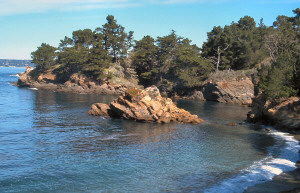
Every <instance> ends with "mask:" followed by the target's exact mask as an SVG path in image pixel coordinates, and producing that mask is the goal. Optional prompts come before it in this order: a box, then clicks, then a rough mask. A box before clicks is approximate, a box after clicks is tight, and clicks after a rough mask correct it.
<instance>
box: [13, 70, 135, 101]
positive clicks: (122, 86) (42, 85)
mask: <svg viewBox="0 0 300 193" xmlns="http://www.w3.org/2000/svg"><path fill="white" fill-rule="evenodd" d="M33 69H34V68H32V67H28V68H26V70H25V72H24V73H21V74H20V77H19V80H18V82H17V85H18V86H21V87H22V86H23V87H31V88H38V89H43V90H55V91H58V92H72V93H89V94H113V95H121V94H123V93H125V91H126V90H127V89H128V88H134V87H137V86H138V85H137V83H135V82H134V81H132V82H131V81H128V80H125V79H124V78H123V79H120V78H115V79H117V80H118V83H115V82H116V81H115V82H114V81H110V80H107V81H104V82H101V83H98V82H94V81H92V80H90V79H89V78H88V77H86V76H85V75H82V74H78V73H74V74H72V75H71V76H70V78H69V80H68V81H66V82H64V83H59V82H57V81H56V75H55V74H53V72H52V71H51V70H49V71H46V72H45V73H42V74H40V75H39V76H38V77H37V78H36V79H33V78H32V75H31V72H32V70H33Z"/></svg>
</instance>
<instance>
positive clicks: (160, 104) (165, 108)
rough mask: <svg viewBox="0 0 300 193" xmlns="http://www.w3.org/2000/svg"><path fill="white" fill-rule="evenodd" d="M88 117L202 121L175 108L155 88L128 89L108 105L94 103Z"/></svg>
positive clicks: (146, 120) (161, 121) (155, 120)
mask: <svg viewBox="0 0 300 193" xmlns="http://www.w3.org/2000/svg"><path fill="white" fill-rule="evenodd" d="M88 113H89V114H90V115H98V116H110V117H116V118H123V119H128V120H135V121H144V122H158V123H169V122H177V123H194V124H196V123H201V122H202V121H203V120H202V119H200V118H198V116H197V115H192V114H190V113H189V112H188V111H186V110H184V109H180V108H178V107H176V105H175V104H174V103H173V101H172V100H171V99H169V98H164V97H162V96H161V95H160V92H159V90H158V88H157V87H155V86H152V87H148V88H146V89H145V90H141V89H136V88H135V89H128V90H126V92H125V94H124V95H122V96H120V97H118V98H117V99H115V100H114V101H113V102H112V103H110V105H109V106H108V105H105V104H101V103H96V104H93V105H92V109H91V110H90V111H89V112H88Z"/></svg>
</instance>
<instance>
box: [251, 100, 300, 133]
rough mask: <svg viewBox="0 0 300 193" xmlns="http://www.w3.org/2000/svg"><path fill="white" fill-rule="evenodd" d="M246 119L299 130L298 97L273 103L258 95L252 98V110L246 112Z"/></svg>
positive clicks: (299, 111)
mask: <svg viewBox="0 0 300 193" xmlns="http://www.w3.org/2000/svg"><path fill="white" fill-rule="evenodd" d="M247 120H248V121H250V122H263V123H266V124H272V125H275V126H276V127H277V128H278V129H283V130H299V129H300V98H299V97H291V98H288V99H286V100H284V101H282V102H281V103H279V104H274V103H271V102H270V101H266V100H263V98H262V96H258V97H256V98H255V99H254V100H253V104H252V110H251V111H250V112H249V113H248V115H247Z"/></svg>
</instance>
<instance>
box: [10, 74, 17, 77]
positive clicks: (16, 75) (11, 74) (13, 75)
mask: <svg viewBox="0 0 300 193" xmlns="http://www.w3.org/2000/svg"><path fill="white" fill-rule="evenodd" d="M9 76H16V77H20V75H19V74H11V75H9Z"/></svg>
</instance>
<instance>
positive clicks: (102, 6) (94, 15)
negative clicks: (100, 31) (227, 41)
mask: <svg viewBox="0 0 300 193" xmlns="http://www.w3.org/2000/svg"><path fill="white" fill-rule="evenodd" d="M299 7H300V0H0V59H31V55H30V53H31V52H33V51H35V50H36V49H37V47H38V46H40V45H41V44H42V43H48V44H50V45H52V46H55V47H57V46H58V45H59V42H60V40H62V39H64V37H65V36H68V37H72V32H73V31H76V30H79V29H86V28H89V29H92V30H94V29H95V28H97V27H101V26H102V25H103V24H105V22H106V17H107V15H114V16H115V19H116V20H117V22H118V24H121V25H122V26H124V27H125V31H127V32H129V31H134V38H135V40H140V39H141V38H143V37H144V36H146V35H150V36H152V37H153V38H156V37H158V36H166V35H168V34H170V32H171V30H175V31H176V34H177V35H179V36H181V37H184V38H189V39H190V40H192V43H194V44H196V45H198V46H199V47H201V46H202V44H203V42H205V41H206V40H207V32H209V31H211V30H212V29H213V27H214V26H222V27H224V26H225V25H230V24H231V23H232V22H238V20H239V19H240V18H241V17H244V16H246V15H248V16H251V17H253V18H254V19H255V21H256V22H257V23H259V21H260V19H261V18H263V19H264V23H265V24H266V25H267V26H271V25H272V24H273V22H274V21H275V20H276V17H277V16H278V15H286V16H294V14H293V12H292V10H294V9H296V8H299Z"/></svg>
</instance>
